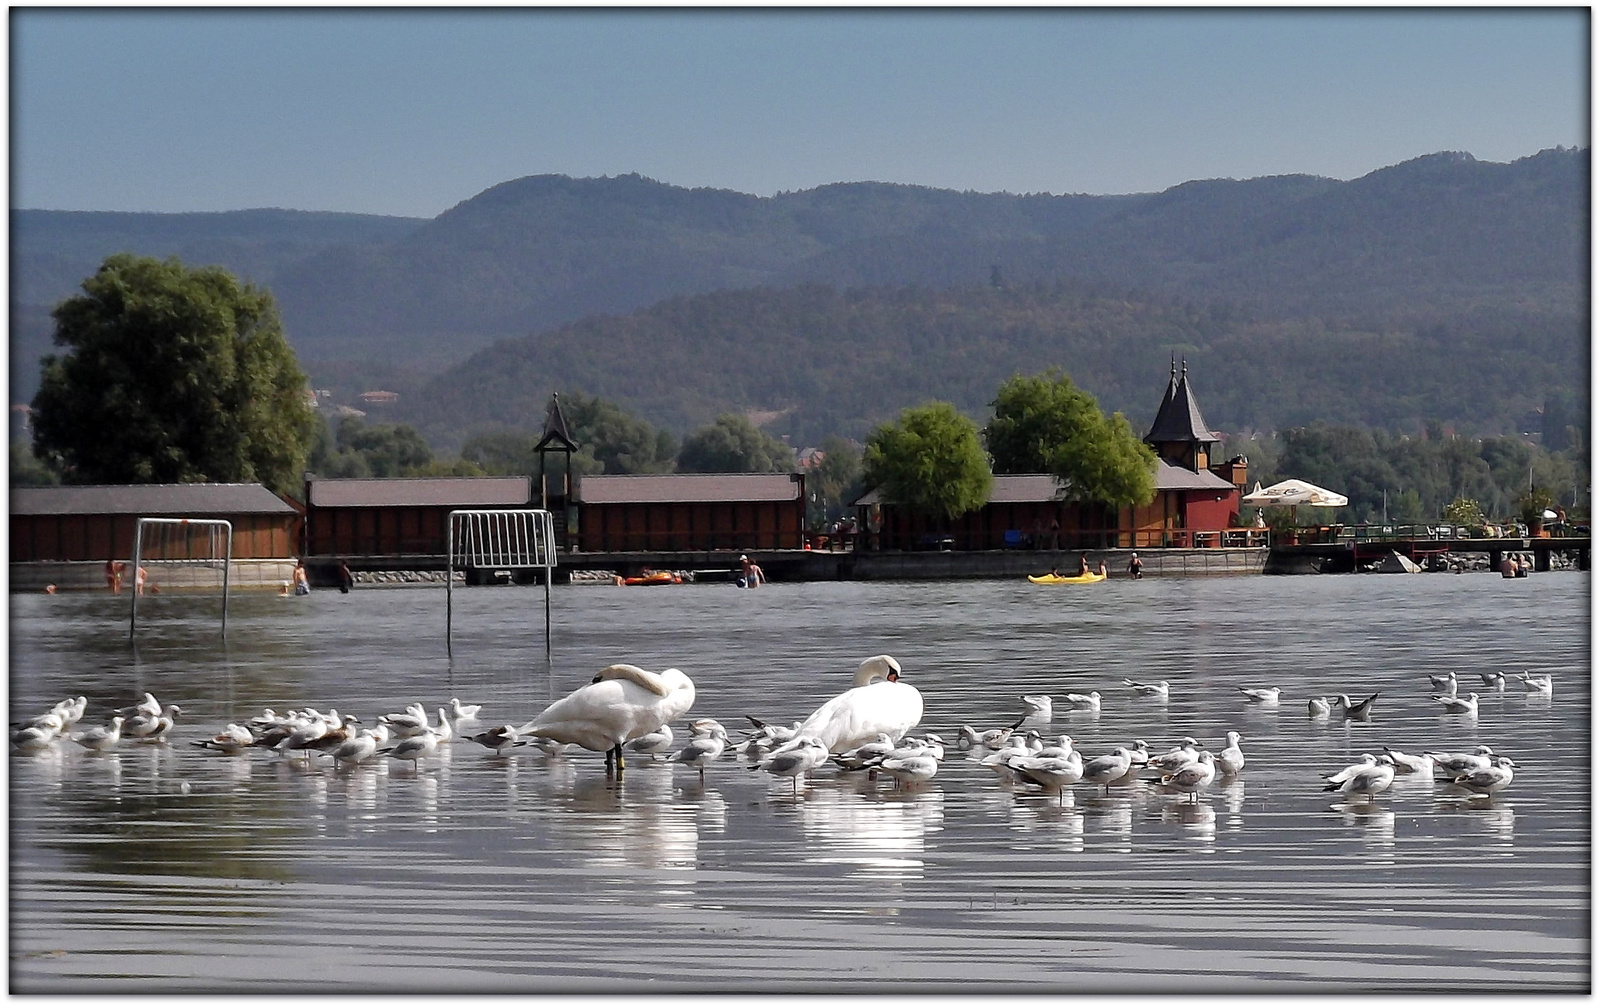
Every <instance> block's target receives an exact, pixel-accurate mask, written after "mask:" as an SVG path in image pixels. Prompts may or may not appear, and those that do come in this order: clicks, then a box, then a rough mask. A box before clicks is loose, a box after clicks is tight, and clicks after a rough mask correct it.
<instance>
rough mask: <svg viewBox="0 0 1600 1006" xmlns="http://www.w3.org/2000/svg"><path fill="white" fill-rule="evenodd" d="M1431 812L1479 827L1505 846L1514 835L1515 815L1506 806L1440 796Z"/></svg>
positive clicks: (1468, 798)
mask: <svg viewBox="0 0 1600 1006" xmlns="http://www.w3.org/2000/svg"><path fill="white" fill-rule="evenodd" d="M1432 810H1433V813H1434V814H1437V815H1438V816H1440V817H1444V818H1449V819H1451V820H1452V821H1462V822H1465V823H1468V824H1472V825H1475V826H1477V827H1481V828H1482V829H1483V830H1484V831H1485V832H1487V833H1488V834H1489V835H1491V836H1493V837H1495V838H1497V839H1499V840H1500V841H1502V842H1504V843H1505V844H1507V845H1510V844H1512V840H1513V839H1514V838H1515V835H1516V827H1517V815H1516V812H1515V811H1514V810H1512V809H1511V807H1510V806H1508V805H1504V804H1485V803H1484V802H1483V801H1482V800H1473V799H1471V798H1470V797H1463V798H1460V799H1453V798H1448V797H1442V796H1441V797H1439V798H1438V799H1435V800H1434V802H1433V807H1432Z"/></svg>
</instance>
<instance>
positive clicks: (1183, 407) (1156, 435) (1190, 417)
mask: <svg viewBox="0 0 1600 1006" xmlns="http://www.w3.org/2000/svg"><path fill="white" fill-rule="evenodd" d="M1144 442H1145V443H1147V444H1164V443H1173V442H1182V443H1202V444H1214V443H1218V442H1219V441H1218V439H1217V438H1216V437H1214V436H1212V435H1211V430H1210V428H1209V427H1207V426H1206V421H1205V417H1203V416H1201V415H1200V406H1199V405H1198V404H1196V402H1195V400H1194V392H1192V391H1190V390H1189V371H1188V368H1187V367H1185V368H1184V371H1183V373H1182V374H1180V375H1179V376H1178V383H1177V384H1176V385H1173V386H1171V387H1170V388H1169V394H1168V396H1167V397H1166V398H1164V399H1162V401H1161V409H1160V410H1159V411H1158V412H1157V413H1156V421H1155V422H1153V423H1151V424H1150V432H1149V433H1147V434H1145V437H1144Z"/></svg>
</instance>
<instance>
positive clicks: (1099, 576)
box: [1028, 573, 1106, 583]
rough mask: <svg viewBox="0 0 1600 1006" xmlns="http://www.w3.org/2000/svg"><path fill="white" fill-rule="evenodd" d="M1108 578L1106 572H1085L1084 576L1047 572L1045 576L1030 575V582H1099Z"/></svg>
mask: <svg viewBox="0 0 1600 1006" xmlns="http://www.w3.org/2000/svg"><path fill="white" fill-rule="evenodd" d="M1105 578H1106V576H1105V574H1104V573H1085V574H1083V575H1082V576H1061V575H1059V574H1054V573H1046V574H1045V575H1043V576H1030V577H1028V582H1029V583H1099V582H1100V581H1101V580H1104V579H1105Z"/></svg>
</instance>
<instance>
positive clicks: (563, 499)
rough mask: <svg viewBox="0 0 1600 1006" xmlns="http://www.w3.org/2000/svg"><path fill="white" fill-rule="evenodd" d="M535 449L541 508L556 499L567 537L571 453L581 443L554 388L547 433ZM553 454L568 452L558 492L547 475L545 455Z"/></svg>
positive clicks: (559, 528)
mask: <svg viewBox="0 0 1600 1006" xmlns="http://www.w3.org/2000/svg"><path fill="white" fill-rule="evenodd" d="M533 449H534V450H535V451H537V452H538V454H539V508H540V509H541V510H551V506H550V503H551V500H552V499H554V500H555V502H556V508H555V510H552V513H556V522H555V523H556V530H557V537H558V538H564V537H565V532H566V524H567V522H566V511H567V504H568V501H569V500H571V498H572V455H573V454H575V453H576V452H577V450H578V446H577V445H576V444H574V443H573V442H572V436H571V434H569V433H568V432H567V416H566V413H564V412H562V411H561V396H560V395H558V394H555V393H554V392H552V393H551V395H550V408H549V409H548V410H546V412H545V416H544V436H543V437H541V438H540V439H539V442H538V443H537V444H535V445H534V448H533ZM551 454H563V455H565V456H566V457H565V460H566V464H564V465H563V466H562V468H561V481H560V483H559V485H558V486H557V488H558V490H559V491H558V492H555V493H552V492H551V491H550V482H549V480H548V479H547V478H546V476H545V459H546V458H547V457H548V456H549V455H551Z"/></svg>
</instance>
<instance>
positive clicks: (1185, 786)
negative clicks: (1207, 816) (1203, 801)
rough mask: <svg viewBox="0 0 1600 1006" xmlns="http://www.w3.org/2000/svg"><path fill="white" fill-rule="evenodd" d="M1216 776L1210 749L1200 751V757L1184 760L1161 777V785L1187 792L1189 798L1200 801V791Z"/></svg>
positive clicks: (1214, 761) (1214, 762) (1214, 760)
mask: <svg viewBox="0 0 1600 1006" xmlns="http://www.w3.org/2000/svg"><path fill="white" fill-rule="evenodd" d="M1216 777H1217V767H1216V759H1215V758H1213V757H1212V755H1211V752H1210V751H1202V752H1200V757H1198V758H1196V759H1195V760H1194V761H1191V762H1185V763H1184V764H1182V765H1179V766H1178V767H1177V768H1175V769H1173V770H1172V771H1171V772H1168V773H1167V774H1166V775H1164V776H1162V777H1161V785H1163V786H1165V787H1167V788H1168V789H1175V790H1177V791H1178V792H1180V793H1188V794H1189V797H1190V799H1191V800H1192V801H1193V802H1195V803H1199V802H1200V791H1201V790H1203V789H1205V788H1206V787H1207V786H1209V785H1211V780H1213V779H1215V778H1216Z"/></svg>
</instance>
